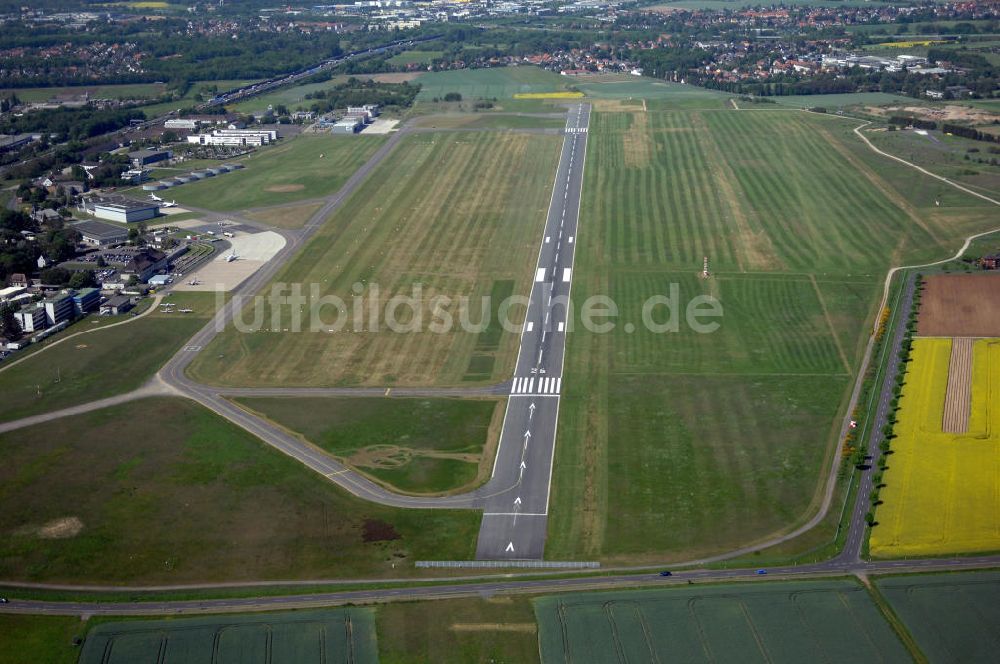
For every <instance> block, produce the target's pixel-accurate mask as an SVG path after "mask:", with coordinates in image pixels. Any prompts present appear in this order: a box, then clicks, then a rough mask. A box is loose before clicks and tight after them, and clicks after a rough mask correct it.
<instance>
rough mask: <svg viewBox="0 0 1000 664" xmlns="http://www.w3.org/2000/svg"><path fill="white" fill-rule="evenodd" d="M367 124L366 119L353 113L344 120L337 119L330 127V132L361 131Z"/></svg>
mask: <svg viewBox="0 0 1000 664" xmlns="http://www.w3.org/2000/svg"><path fill="white" fill-rule="evenodd" d="M364 126H365V123H364V121H363V120H362V119H361V118H360V117H358V116H356V115H352V116H350V117H346V118H344V119H342V120H337V122H335V123H334V124H333V127H332V128H331V129H330V133H333V134H356V133H358V132H359V131H361V130H362V129H363V128H364Z"/></svg>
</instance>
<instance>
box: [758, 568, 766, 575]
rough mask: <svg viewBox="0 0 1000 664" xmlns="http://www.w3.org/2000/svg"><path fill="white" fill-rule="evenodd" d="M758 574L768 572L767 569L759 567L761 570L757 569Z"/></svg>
mask: <svg viewBox="0 0 1000 664" xmlns="http://www.w3.org/2000/svg"><path fill="white" fill-rule="evenodd" d="M757 574H767V570H766V569H759V570H757Z"/></svg>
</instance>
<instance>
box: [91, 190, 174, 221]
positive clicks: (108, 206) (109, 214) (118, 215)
mask: <svg viewBox="0 0 1000 664" xmlns="http://www.w3.org/2000/svg"><path fill="white" fill-rule="evenodd" d="M86 205H87V207H88V212H92V214H93V215H94V216H95V217H97V218H98V219H107V220H108V221H121V222H125V223H131V222H134V221H145V220H147V219H152V218H153V217H156V216H157V215H158V214H160V206H159V205H157V204H156V203H153V202H140V201H134V200H132V199H131V198H124V197H122V196H116V197H114V198H111V197H107V198H95V199H91V200H89V201H87V202H86Z"/></svg>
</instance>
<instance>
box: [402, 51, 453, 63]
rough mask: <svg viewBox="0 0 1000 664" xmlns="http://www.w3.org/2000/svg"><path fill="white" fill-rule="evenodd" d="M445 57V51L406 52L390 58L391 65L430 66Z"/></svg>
mask: <svg viewBox="0 0 1000 664" xmlns="http://www.w3.org/2000/svg"><path fill="white" fill-rule="evenodd" d="M442 55H444V51H404V52H403V53H397V54H396V55H394V56H392V57H391V58H389V60H388V62H389V64H391V65H403V66H405V65H413V64H421V65H429V64H430V63H431V62H432V61H433V60H436V59H437V58H440V57H441V56H442Z"/></svg>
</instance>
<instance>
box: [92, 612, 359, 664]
mask: <svg viewBox="0 0 1000 664" xmlns="http://www.w3.org/2000/svg"><path fill="white" fill-rule="evenodd" d="M372 614H373V611H372V610H371V609H335V610H326V611H307V612H287V613H268V614H260V615H243V616H209V617H204V618H172V619H167V620H143V621H129V622H117V623H105V624H103V625H98V626H97V627H96V628H94V629H93V630H91V632H90V634H89V635H88V636H87V641H86V643H85V644H84V647H83V652H82V653H81V654H80V664H119V663H120V664H126V663H130V662H137V661H150V660H153V661H158V662H218V663H219V664H238V663H242V662H256V661H261V662H272V661H274V662H331V663H335V662H344V664H353V663H355V662H357V663H359V664H362V663H365V662H368V663H370V664H374V663H375V662H377V661H378V646H377V644H376V637H375V620H374V616H373V615H372Z"/></svg>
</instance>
